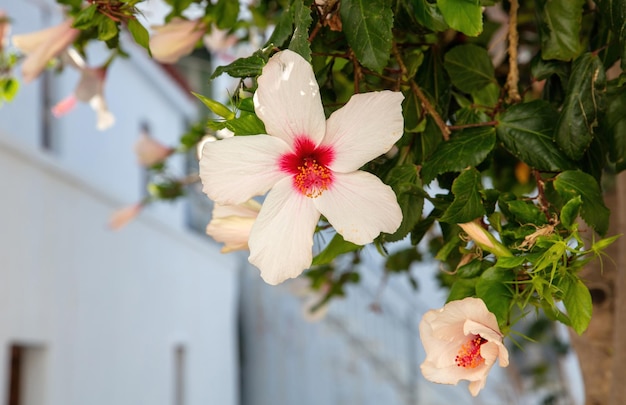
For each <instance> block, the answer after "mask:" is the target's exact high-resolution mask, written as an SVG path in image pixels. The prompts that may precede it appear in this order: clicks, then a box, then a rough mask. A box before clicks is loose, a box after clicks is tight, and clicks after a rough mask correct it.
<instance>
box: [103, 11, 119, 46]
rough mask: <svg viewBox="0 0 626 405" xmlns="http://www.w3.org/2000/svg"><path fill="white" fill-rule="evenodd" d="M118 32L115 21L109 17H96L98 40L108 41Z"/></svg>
mask: <svg viewBox="0 0 626 405" xmlns="http://www.w3.org/2000/svg"><path fill="white" fill-rule="evenodd" d="M118 34H119V28H118V26H117V23H116V22H115V21H113V20H111V19H110V18H108V17H106V18H100V19H98V39H99V40H100V41H109V40H111V39H113V38H115V37H116V36H117V35H118Z"/></svg>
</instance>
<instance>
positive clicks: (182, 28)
mask: <svg viewBox="0 0 626 405" xmlns="http://www.w3.org/2000/svg"><path fill="white" fill-rule="evenodd" d="M152 29H154V31H155V33H154V34H153V35H152V37H151V38H150V51H151V52H152V57H153V58H154V59H156V60H158V61H159V62H162V63H176V62H177V61H178V60H179V59H180V58H182V57H183V56H186V55H189V54H190V53H191V51H193V49H194V48H195V47H196V44H197V43H198V41H199V40H200V38H202V37H203V36H204V33H205V31H206V24H205V23H204V22H202V21H200V20H185V19H182V18H174V19H172V21H170V22H169V23H168V24H165V25H160V26H156V27H152Z"/></svg>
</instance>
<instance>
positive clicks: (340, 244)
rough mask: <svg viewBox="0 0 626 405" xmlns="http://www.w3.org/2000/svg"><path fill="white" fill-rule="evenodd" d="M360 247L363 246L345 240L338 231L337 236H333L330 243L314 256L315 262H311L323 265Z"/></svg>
mask: <svg viewBox="0 0 626 405" xmlns="http://www.w3.org/2000/svg"><path fill="white" fill-rule="evenodd" d="M360 248H362V246H359V245H355V244H354V243H352V242H348V241H346V240H344V239H343V236H341V235H340V234H338V233H337V234H335V236H333V238H332V239H331V241H330V242H329V243H328V245H326V247H325V248H324V250H322V251H321V252H319V253H318V254H317V255H316V256H315V257H314V258H313V262H312V263H311V265H312V266H321V265H324V264H329V263H331V262H332V261H333V260H334V259H335V258H336V257H337V256H339V255H341V254H344V253H348V252H354V251H355V250H359V249H360Z"/></svg>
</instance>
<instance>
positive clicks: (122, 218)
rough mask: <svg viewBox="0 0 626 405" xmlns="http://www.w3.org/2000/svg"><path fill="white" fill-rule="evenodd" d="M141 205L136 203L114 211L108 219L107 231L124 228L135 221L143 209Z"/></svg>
mask: <svg viewBox="0 0 626 405" xmlns="http://www.w3.org/2000/svg"><path fill="white" fill-rule="evenodd" d="M143 207H144V204H143V203H136V204H133V205H129V206H127V207H124V208H120V209H119V210H117V211H115V212H114V213H113V214H112V215H111V218H109V229H112V230H114V231H117V230H120V229H122V228H123V227H125V226H126V225H127V224H128V223H129V222H130V221H132V220H133V219H135V217H137V215H139V213H141V210H142V209H143Z"/></svg>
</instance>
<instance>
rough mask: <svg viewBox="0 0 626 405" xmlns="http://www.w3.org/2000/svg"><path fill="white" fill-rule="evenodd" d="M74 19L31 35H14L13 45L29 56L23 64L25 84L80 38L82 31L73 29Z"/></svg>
mask: <svg viewBox="0 0 626 405" xmlns="http://www.w3.org/2000/svg"><path fill="white" fill-rule="evenodd" d="M73 22H74V20H73V19H71V18H70V19H67V20H65V21H64V22H62V23H61V24H59V25H57V26H55V27H51V28H47V29H45V30H41V31H37V32H33V33H30V34H23V35H13V37H12V41H13V45H15V47H16V48H17V49H19V50H20V52H22V53H24V54H26V55H27V57H26V59H25V60H24V62H23V63H22V76H23V78H24V81H25V82H27V83H28V82H30V81H32V80H34V79H35V78H36V77H37V76H39V75H40V74H41V72H43V70H44V69H45V68H46V65H47V64H48V62H49V61H50V60H51V59H53V58H54V57H56V56H57V55H59V54H60V53H61V52H63V51H64V50H65V49H66V48H67V47H68V46H70V44H71V43H72V42H74V40H75V39H76V37H77V36H78V34H79V33H80V30H77V29H75V28H72V23H73Z"/></svg>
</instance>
